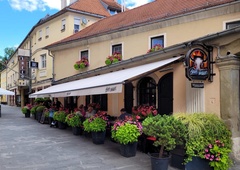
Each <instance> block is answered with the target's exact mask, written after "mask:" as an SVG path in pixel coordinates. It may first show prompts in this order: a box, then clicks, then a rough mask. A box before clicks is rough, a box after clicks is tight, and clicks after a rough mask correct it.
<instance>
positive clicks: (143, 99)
mask: <svg viewBox="0 0 240 170" xmlns="http://www.w3.org/2000/svg"><path fill="white" fill-rule="evenodd" d="M137 87H138V88H137V92H138V101H137V102H138V105H156V82H155V80H154V79H152V78H151V77H144V78H142V79H141V80H140V81H139V83H138V85H137Z"/></svg>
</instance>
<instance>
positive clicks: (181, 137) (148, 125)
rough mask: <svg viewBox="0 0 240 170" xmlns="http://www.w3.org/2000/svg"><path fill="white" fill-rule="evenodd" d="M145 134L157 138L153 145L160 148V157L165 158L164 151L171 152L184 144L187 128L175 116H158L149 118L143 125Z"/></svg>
mask: <svg viewBox="0 0 240 170" xmlns="http://www.w3.org/2000/svg"><path fill="white" fill-rule="evenodd" d="M142 126H143V133H144V134H146V135H148V136H153V137H155V138H156V141H154V143H153V145H154V146H156V147H158V146H161V147H160V152H159V157H163V151H164V149H166V150H168V151H170V150H173V149H174V148H175V147H176V146H177V145H181V144H183V143H184V141H185V139H186V134H187V128H186V126H184V124H183V123H182V122H181V121H180V120H178V119H176V118H174V117H173V116H167V115H163V116H161V115H157V116H153V117H147V118H146V119H145V120H144V121H143V123H142Z"/></svg>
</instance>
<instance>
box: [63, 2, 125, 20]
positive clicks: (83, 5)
mask: <svg viewBox="0 0 240 170" xmlns="http://www.w3.org/2000/svg"><path fill="white" fill-rule="evenodd" d="M103 2H104V3H106V4H107V5H108V6H111V7H114V8H117V9H119V10H121V5H120V4H118V3H117V2H116V1H114V0H78V1H76V2H75V3H73V4H71V5H70V6H69V7H68V8H70V9H74V10H79V11H84V12H88V13H92V14H98V15H102V16H111V15H110V13H109V12H108V10H107V9H106V8H104V5H103Z"/></svg>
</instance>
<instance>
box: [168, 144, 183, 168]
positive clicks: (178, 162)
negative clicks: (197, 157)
mask: <svg viewBox="0 0 240 170" xmlns="http://www.w3.org/2000/svg"><path fill="white" fill-rule="evenodd" d="M170 153H171V160H170V164H171V166H172V167H174V168H178V169H180V170H184V169H185V165H184V159H185V154H186V151H185V149H184V146H183V145H178V146H177V147H176V148H175V149H173V150H172V151H171V152H170Z"/></svg>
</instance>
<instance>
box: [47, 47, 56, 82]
mask: <svg viewBox="0 0 240 170" xmlns="http://www.w3.org/2000/svg"><path fill="white" fill-rule="evenodd" d="M48 55H49V56H50V57H52V84H53V82H54V81H55V73H54V54H52V53H51V51H50V50H48Z"/></svg>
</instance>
